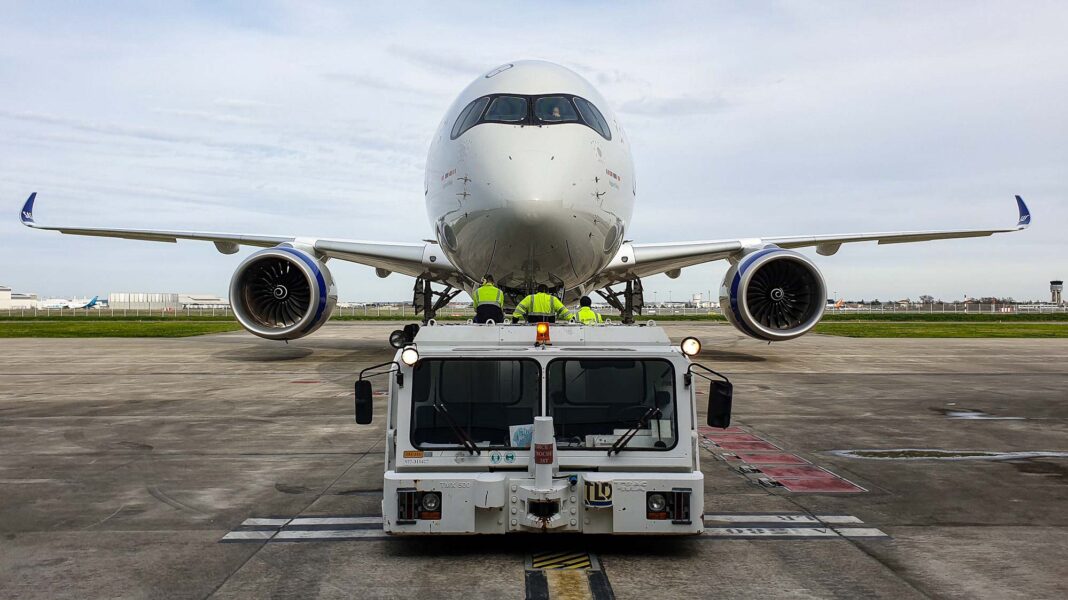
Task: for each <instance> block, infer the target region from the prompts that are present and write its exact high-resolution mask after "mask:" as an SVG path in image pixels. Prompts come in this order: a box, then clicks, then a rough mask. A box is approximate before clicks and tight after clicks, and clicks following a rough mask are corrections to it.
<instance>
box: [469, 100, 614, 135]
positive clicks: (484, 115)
mask: <svg viewBox="0 0 1068 600" xmlns="http://www.w3.org/2000/svg"><path fill="white" fill-rule="evenodd" d="M531 106H533V108H534V110H530V108H531ZM482 123H506V124H509V125H520V126H526V125H534V126H539V127H540V126H544V125H557V124H562V123H575V124H581V125H586V126H587V127H589V128H590V129H592V130H594V131H596V132H597V133H598V134H600V136H601V137H603V138H604V139H606V140H611V139H612V132H611V130H610V129H609V128H608V121H606V120H605V118H604V116H603V115H602V114H601V111H599V110H597V107H596V106H594V105H593V104H591V103H590V101H589V100H586V99H584V98H579V97H578V96H565V95H562V94H547V95H545V96H519V95H515V94H499V95H497V94H495V95H490V96H483V97H481V98H478V99H476V100H474V101H472V102H471V103H470V104H468V105H467V106H466V107H464V109H463V110H462V111H460V115H459V116H458V117H457V118H456V123H454V124H453V126H452V139H454V140H455V139H456V138H458V137H460V136H461V135H463V134H464V132H466V131H467V130H468V129H471V128H472V127H474V126H475V125H480V124H482Z"/></svg>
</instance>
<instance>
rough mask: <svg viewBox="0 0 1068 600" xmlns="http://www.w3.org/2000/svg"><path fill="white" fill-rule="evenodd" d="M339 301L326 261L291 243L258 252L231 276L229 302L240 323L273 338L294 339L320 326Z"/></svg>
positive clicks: (263, 336) (268, 337)
mask: <svg viewBox="0 0 1068 600" xmlns="http://www.w3.org/2000/svg"><path fill="white" fill-rule="evenodd" d="M336 303H337V288H336V287H334V278H333V276H332V275H331V274H330V271H329V270H328V269H327V268H326V265H325V264H323V262H322V261H321V260H319V259H317V258H316V257H315V256H313V255H312V254H310V253H308V252H305V251H303V250H300V249H298V248H293V247H291V246H284V245H283V246H277V247H275V248H269V249H267V250H261V251H259V252H256V253H255V254H253V255H252V256H249V257H248V258H247V259H245V261H244V262H242V263H241V264H240V265H239V266H238V267H237V270H236V271H235V272H234V276H233V278H232V279H231V280H230V306H232V307H233V309H234V315H235V316H236V317H237V320H238V322H239V323H241V326H242V327H244V328H245V329H247V330H249V331H250V332H252V333H254V334H256V335H258V336H260V337H262V338H266V339H269V340H294V339H297V338H301V337H304V336H306V335H308V334H309V333H312V332H313V331H315V330H316V329H319V327H321V326H322V325H323V323H325V322H326V321H327V319H329V318H330V314H331V313H332V312H333V311H334V305H335V304H336Z"/></svg>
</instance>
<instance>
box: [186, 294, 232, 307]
mask: <svg viewBox="0 0 1068 600" xmlns="http://www.w3.org/2000/svg"><path fill="white" fill-rule="evenodd" d="M178 304H180V305H181V306H182V308H229V307H230V301H229V300H227V299H226V298H220V297H218V296H216V295H215V294H178Z"/></svg>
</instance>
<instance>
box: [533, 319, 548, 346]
mask: <svg viewBox="0 0 1068 600" xmlns="http://www.w3.org/2000/svg"><path fill="white" fill-rule="evenodd" d="M537 331H538V337H536V338H535V339H534V345H536V346H549V345H551V344H552V342H550V341H549V324H548V323H538V325H537Z"/></svg>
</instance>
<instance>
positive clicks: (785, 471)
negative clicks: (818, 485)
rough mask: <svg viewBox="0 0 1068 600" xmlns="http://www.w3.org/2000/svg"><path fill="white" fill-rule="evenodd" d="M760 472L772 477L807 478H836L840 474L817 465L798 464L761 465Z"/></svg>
mask: <svg viewBox="0 0 1068 600" xmlns="http://www.w3.org/2000/svg"><path fill="white" fill-rule="evenodd" d="M760 472H761V473H763V474H765V475H767V476H768V477H771V478H772V479H783V478H793V479H798V478H802V477H804V478H806V479H818V478H821V477H822V478H829V479H836V478H837V477H838V476H837V475H835V474H834V473H831V472H830V471H828V470H826V469H823V468H820V467H817V466H816V465H796V466H790V467H760Z"/></svg>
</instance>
